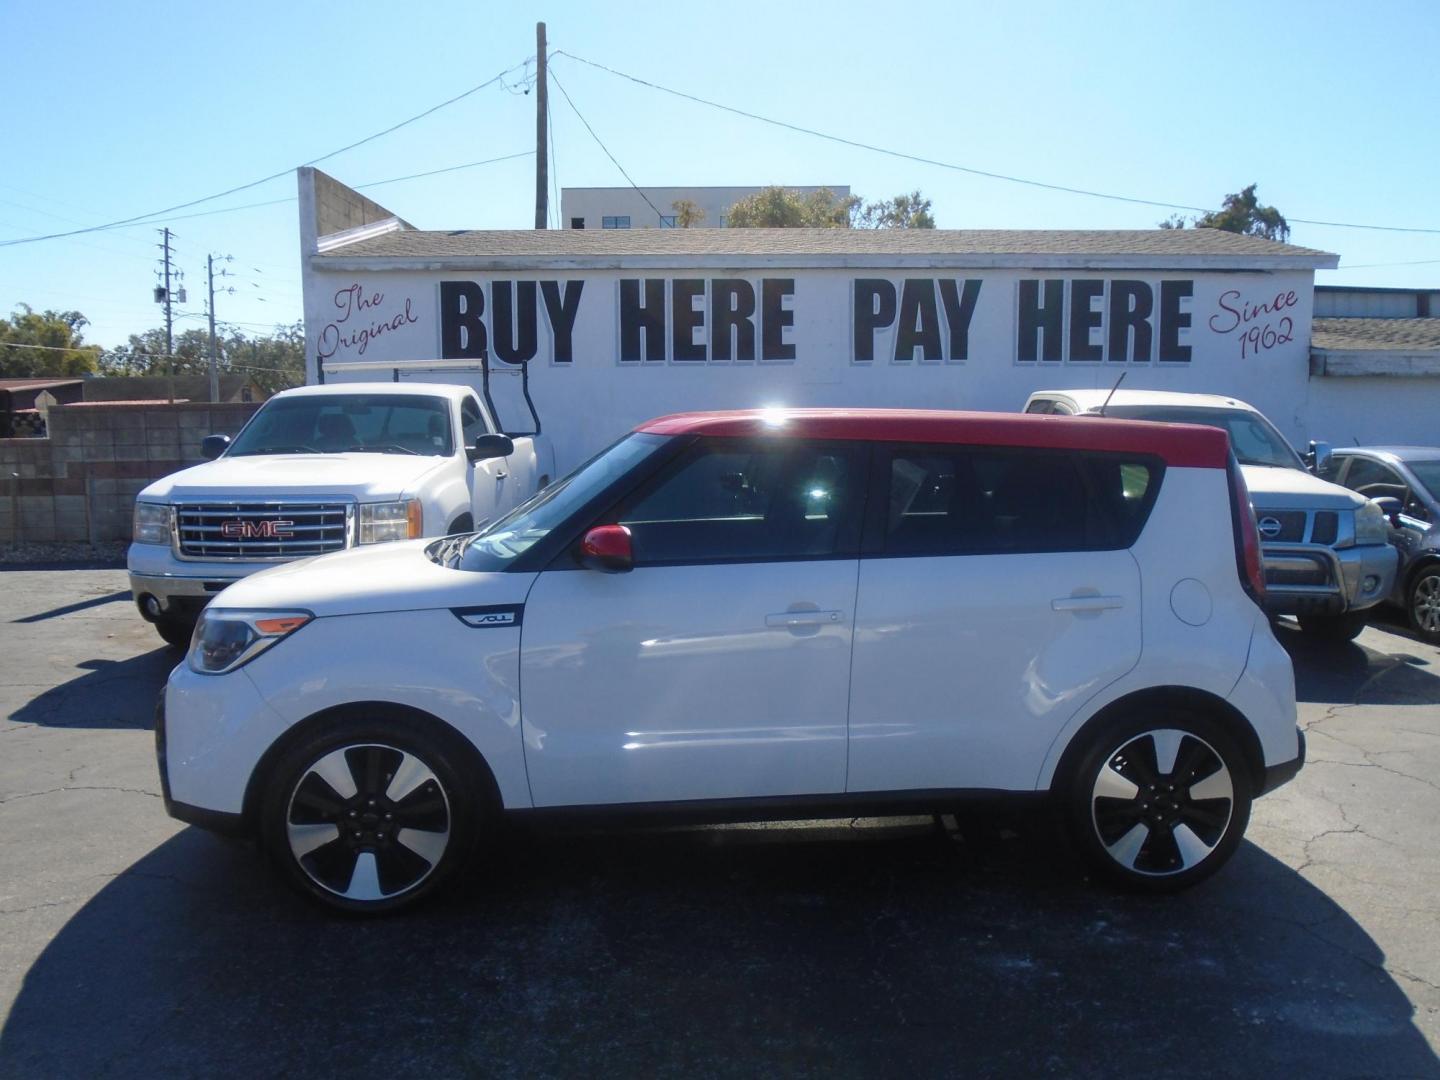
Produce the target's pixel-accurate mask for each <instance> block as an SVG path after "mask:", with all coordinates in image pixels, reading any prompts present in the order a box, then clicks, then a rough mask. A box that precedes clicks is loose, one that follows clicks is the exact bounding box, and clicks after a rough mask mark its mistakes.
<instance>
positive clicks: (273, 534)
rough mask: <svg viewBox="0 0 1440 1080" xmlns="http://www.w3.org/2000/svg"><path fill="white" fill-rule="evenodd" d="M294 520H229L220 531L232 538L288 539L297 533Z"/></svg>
mask: <svg viewBox="0 0 1440 1080" xmlns="http://www.w3.org/2000/svg"><path fill="white" fill-rule="evenodd" d="M294 524H295V522H293V521H227V522H225V523H224V524H223V525H221V526H220V532H221V533H222V534H223V535H224V536H226V537H228V538H229V539H231V540H287V539H289V538H290V537H292V536H294V535H295V534H294V533H293V532H291V531H290V529H289V528H287V526H290V525H294Z"/></svg>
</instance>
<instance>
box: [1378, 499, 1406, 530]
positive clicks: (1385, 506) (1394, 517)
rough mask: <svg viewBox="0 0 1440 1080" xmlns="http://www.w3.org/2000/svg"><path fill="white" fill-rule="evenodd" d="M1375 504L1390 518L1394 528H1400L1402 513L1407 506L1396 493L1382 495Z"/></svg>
mask: <svg viewBox="0 0 1440 1080" xmlns="http://www.w3.org/2000/svg"><path fill="white" fill-rule="evenodd" d="M1375 505H1376V506H1378V507H1380V512H1381V513H1382V514H1384V515H1385V516H1386V517H1387V518H1389V519H1390V525H1391V527H1392V528H1396V529H1398V528H1400V513H1401V511H1402V510H1404V509H1405V507H1404V506H1403V505H1402V504H1401V502H1400V500H1399V499H1397V498H1395V496H1394V495H1382V496H1380V498H1378V499H1376V500H1375Z"/></svg>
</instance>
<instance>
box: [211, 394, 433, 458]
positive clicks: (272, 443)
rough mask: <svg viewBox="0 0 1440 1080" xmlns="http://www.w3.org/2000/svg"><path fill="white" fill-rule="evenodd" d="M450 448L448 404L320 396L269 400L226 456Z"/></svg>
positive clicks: (408, 397)
mask: <svg viewBox="0 0 1440 1080" xmlns="http://www.w3.org/2000/svg"><path fill="white" fill-rule="evenodd" d="M454 449H455V439H454V436H453V433H452V432H451V427H450V403H449V401H448V400H447V399H445V398H443V397H419V396H417V395H415V394H325V395H319V394H316V395H300V396H298V397H279V398H273V399H272V400H270V401H268V402H266V403H265V404H264V405H263V406H261V408H260V411H259V412H258V413H256V414H255V418H254V419H253V420H251V421H250V423H248V424H246V425H245V429H244V430H243V431H242V432H240V434H239V435H238V436H236V438H235V441H234V442H233V443H232V444H231V445H230V449H229V450H228V451H227V452H226V456H227V457H245V456H250V455H254V454H343V453H347V452H349V453H362V454H421V455H427V456H439V457H449V456H450V454H451V453H453V452H454Z"/></svg>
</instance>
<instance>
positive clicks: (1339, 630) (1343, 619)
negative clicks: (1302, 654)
mask: <svg viewBox="0 0 1440 1080" xmlns="http://www.w3.org/2000/svg"><path fill="white" fill-rule="evenodd" d="M1297 618H1298V619H1299V621H1300V629H1301V630H1303V631H1305V633H1306V634H1307V635H1309V636H1310V637H1313V638H1316V639H1318V640H1320V641H1332V642H1336V643H1337V644H1338V643H1340V642H1344V641H1354V640H1355V639H1356V638H1357V637H1359V636H1360V631H1361V630H1364V629H1365V622H1366V614H1365V612H1363V611H1347V612H1345V614H1343V615H1299V616H1297Z"/></svg>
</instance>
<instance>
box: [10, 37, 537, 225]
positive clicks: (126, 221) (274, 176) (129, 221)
mask: <svg viewBox="0 0 1440 1080" xmlns="http://www.w3.org/2000/svg"><path fill="white" fill-rule="evenodd" d="M523 66H524V65H523V64H517V65H515V66H514V67H509V68H506V69H505V70H504V71H502V72H500V73H499V74H497V75H495V76H493V77H492V78H489V79H487V80H485V81H484V82H482V83H480V84H479V85H477V86H472V87H471V88H470V89H469V90H465V91H463V92H461V93H459V94H456V95H455V96H454V97H452V98H447V99H446V100H444V101H442V102H440V103H439V104H438V105H432V106H430V108H428V109H426V110H425V111H423V112H418V113H416V114H415V115H414V116H411V117H409V118H407V119H405V120H401V121H400V122H399V123H398V124H391V125H390V126H389V127H387V128H385V129H384V130H383V131H377V132H375V133H374V134H372V135H367V136H365V137H364V138H363V139H357V140H356V141H355V142H352V143H349V144H348V145H345V146H342V147H340V149H338V150H331V151H330V152H329V153H328V154H321V155H320V156H319V157H317V158H311V159H310V160H309V161H306V162H302V164H304V165H318V164H319V163H320V162H322V161H328V160H329V159H330V158H333V157H336V156H338V155H340V154H344V153H346V152H348V151H350V150H354V149H356V148H357V147H360V146H364V145H365V144H366V143H369V142H374V141H375V140H376V139H379V138H383V137H384V136H386V135H390V134H392V133H393V132H396V131H399V130H400V129H401V128H403V127H406V126H407V125H409V124H413V123H415V121H417V120H423V119H424V118H425V117H427V116H429V115H431V114H432V113H435V112H439V111H440V110H441V109H443V108H445V107H447V106H449V105H454V104H455V103H456V102H457V101H461V100H463V99H465V98H467V97H469V96H470V95H472V94H475V93H478V92H479V91H481V90H484V89H485V88H486V87H487V86H492V85H494V84H495V83H497V82H502V81H503V80H504V77H505V76H506V75H507V74H509V73H510V72H511V71H514V70H515V69H516V67H523ZM293 171H294V168H293V167H289V168H285V169H281V170H280V171H279V172H274V173H271V174H270V175H269V176H262V177H261V178H260V179H259V180H251V181H250V182H249V183H247V184H239V185H237V186H235V187H232V188H228V189H226V190H225V191H220V192H216V193H215V194H214V195H206V196H204V197H203V198H200V199H191V200H190V201H189V202H183V203H177V204H176V205H174V206H167V207H165V208H164V209H163V210H153V211H151V212H150V213H148V214H136V215H135V216H134V217H128V218H123V219H121V220H119V221H112V222H108V223H107V224H104V225H92V226H90V227H88V228H84V229H75V230H72V231H71V232H60V233H49V234H47V235H44V236H22V237H17V238H15V239H12V240H0V247H13V246H15V245H17V244H33V243H37V242H39V241H41V240H59V239H62V238H64V237H67V236H79V235H80V234H81V233H88V232H99V231H100V230H102V229H114V228H118V227H119V226H121V225H133V224H135V223H137V222H140V221H145V220H147V219H150V218H158V217H161V216H163V215H165V214H169V213H173V212H174V211H176V210H185V209H188V208H189V207H192V206H199V205H200V204H201V203H207V202H213V201H214V200H216V199H223V198H225V197H226V196H227V195H234V194H236V193H237V192H241V191H248V190H249V189H250V188H254V187H259V186H260V185H261V184H268V183H269V182H270V181H271V180H278V179H280V177H282V176H289V175H290V173H291V172H293Z"/></svg>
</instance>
